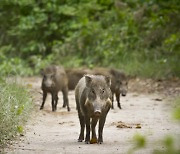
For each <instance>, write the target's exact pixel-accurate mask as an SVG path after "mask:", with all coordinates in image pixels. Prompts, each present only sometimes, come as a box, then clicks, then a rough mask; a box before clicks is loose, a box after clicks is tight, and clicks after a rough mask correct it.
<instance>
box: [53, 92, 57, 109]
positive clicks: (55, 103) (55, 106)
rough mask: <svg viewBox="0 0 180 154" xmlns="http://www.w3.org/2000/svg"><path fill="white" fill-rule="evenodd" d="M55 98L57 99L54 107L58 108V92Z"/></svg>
mask: <svg viewBox="0 0 180 154" xmlns="http://www.w3.org/2000/svg"><path fill="white" fill-rule="evenodd" d="M54 100H55V104H54V109H55V110H57V104H58V93H56V94H55V95H54Z"/></svg>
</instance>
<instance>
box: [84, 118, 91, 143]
mask: <svg viewBox="0 0 180 154" xmlns="http://www.w3.org/2000/svg"><path fill="white" fill-rule="evenodd" d="M85 122H86V138H85V142H86V144H89V143H90V117H85Z"/></svg>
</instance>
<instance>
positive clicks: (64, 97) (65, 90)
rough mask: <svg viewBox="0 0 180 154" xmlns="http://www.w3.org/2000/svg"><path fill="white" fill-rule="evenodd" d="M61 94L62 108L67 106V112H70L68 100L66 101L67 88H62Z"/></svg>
mask: <svg viewBox="0 0 180 154" xmlns="http://www.w3.org/2000/svg"><path fill="white" fill-rule="evenodd" d="M62 93H63V107H66V106H67V110H68V111H70V107H69V99H68V88H64V89H63V90H62Z"/></svg>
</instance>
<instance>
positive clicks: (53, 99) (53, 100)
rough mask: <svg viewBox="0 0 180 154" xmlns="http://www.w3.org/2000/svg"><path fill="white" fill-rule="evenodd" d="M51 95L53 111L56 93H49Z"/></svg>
mask: <svg viewBox="0 0 180 154" xmlns="http://www.w3.org/2000/svg"><path fill="white" fill-rule="evenodd" d="M51 96H52V101H51V105H52V111H55V97H56V95H55V94H54V93H51Z"/></svg>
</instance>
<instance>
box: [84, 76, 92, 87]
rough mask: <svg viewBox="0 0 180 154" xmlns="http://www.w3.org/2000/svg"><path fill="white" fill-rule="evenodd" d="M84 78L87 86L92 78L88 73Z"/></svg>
mask: <svg viewBox="0 0 180 154" xmlns="http://www.w3.org/2000/svg"><path fill="white" fill-rule="evenodd" d="M85 80H86V86H89V85H90V83H91V82H92V78H91V77H90V76H88V75H85Z"/></svg>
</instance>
